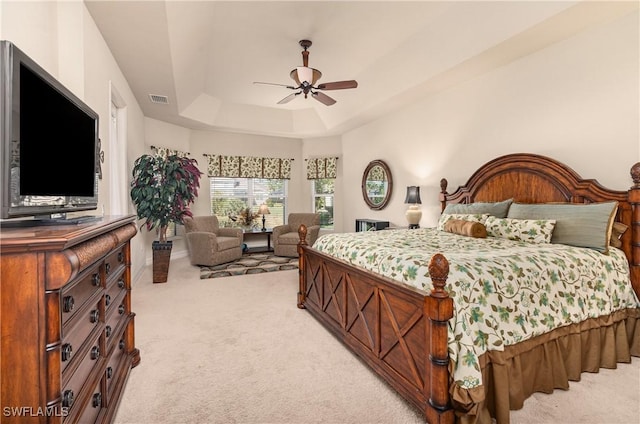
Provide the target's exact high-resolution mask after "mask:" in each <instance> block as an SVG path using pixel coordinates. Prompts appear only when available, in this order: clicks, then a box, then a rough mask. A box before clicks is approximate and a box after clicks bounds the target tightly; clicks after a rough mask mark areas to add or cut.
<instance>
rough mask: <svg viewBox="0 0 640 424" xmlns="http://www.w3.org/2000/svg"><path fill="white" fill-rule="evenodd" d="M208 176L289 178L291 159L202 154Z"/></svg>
mask: <svg viewBox="0 0 640 424" xmlns="http://www.w3.org/2000/svg"><path fill="white" fill-rule="evenodd" d="M204 156H205V157H206V158H207V162H208V163H207V175H208V176H209V177H227V178H267V179H285V180H289V179H291V162H293V159H282V158H260V157H254V156H225V155H207V154H205V155H204Z"/></svg>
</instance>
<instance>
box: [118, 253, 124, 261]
mask: <svg viewBox="0 0 640 424" xmlns="http://www.w3.org/2000/svg"><path fill="white" fill-rule="evenodd" d="M123 260H124V253H122V252H118V262H121V263H122V261H123Z"/></svg>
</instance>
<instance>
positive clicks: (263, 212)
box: [258, 203, 271, 231]
mask: <svg viewBox="0 0 640 424" xmlns="http://www.w3.org/2000/svg"><path fill="white" fill-rule="evenodd" d="M258 213H259V214H261V215H262V231H267V227H265V226H264V222H265V218H264V216H265V215H269V214H270V213H271V212H269V208H268V207H267V205H266V204H265V203H263V204H261V205H260V209H258Z"/></svg>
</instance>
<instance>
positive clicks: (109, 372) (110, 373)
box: [107, 367, 113, 378]
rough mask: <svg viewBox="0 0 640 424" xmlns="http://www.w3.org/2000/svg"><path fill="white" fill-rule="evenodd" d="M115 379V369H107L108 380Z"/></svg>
mask: <svg viewBox="0 0 640 424" xmlns="http://www.w3.org/2000/svg"><path fill="white" fill-rule="evenodd" d="M111 377H113V368H111V367H107V378H111Z"/></svg>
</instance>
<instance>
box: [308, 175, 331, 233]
mask: <svg viewBox="0 0 640 424" xmlns="http://www.w3.org/2000/svg"><path fill="white" fill-rule="evenodd" d="M335 181H336V180H335V179H333V178H323V179H318V180H311V191H312V193H313V211H314V212H315V213H319V214H320V227H321V228H333V192H334V188H335Z"/></svg>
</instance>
